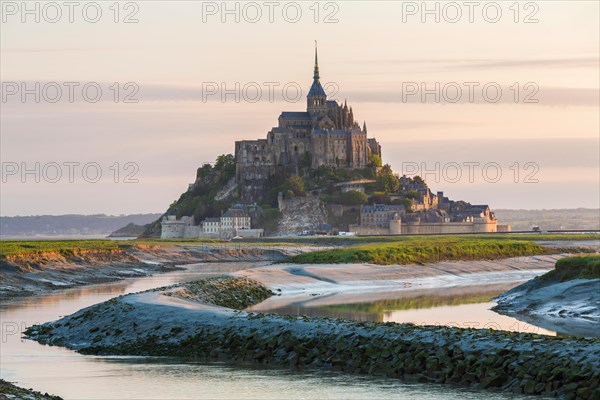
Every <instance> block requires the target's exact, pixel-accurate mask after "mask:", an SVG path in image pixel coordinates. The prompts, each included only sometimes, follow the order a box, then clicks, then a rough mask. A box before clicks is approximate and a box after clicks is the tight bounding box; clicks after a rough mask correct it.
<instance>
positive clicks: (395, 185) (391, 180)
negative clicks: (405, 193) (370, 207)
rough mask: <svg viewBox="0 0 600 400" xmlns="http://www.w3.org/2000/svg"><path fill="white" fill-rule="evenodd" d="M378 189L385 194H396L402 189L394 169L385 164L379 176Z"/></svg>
mask: <svg viewBox="0 0 600 400" xmlns="http://www.w3.org/2000/svg"><path fill="white" fill-rule="evenodd" d="M377 187H378V189H379V190H381V191H383V192H385V193H396V192H397V191H398V189H400V181H398V178H396V175H394V171H392V167H391V166H390V165H389V164H385V165H384V166H383V167H381V170H380V171H379V174H377Z"/></svg>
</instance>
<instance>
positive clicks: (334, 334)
mask: <svg viewBox="0 0 600 400" xmlns="http://www.w3.org/2000/svg"><path fill="white" fill-rule="evenodd" d="M227 279H230V278H227ZM203 285H204V284H203ZM259 286H260V288H262V289H260V288H256V289H254V288H252V287H250V288H249V289H248V288H246V289H243V290H242V291H240V290H239V289H236V288H232V289H231V290H227V289H223V288H222V287H221V288H220V291H219V293H221V294H222V293H225V294H226V295H227V296H230V297H232V298H236V299H240V298H242V299H243V298H247V297H248V296H247V295H248V293H250V294H253V293H259V294H261V293H265V289H266V288H265V287H264V286H262V285H259ZM202 287H203V288H204V287H205V286H202ZM181 289H185V287H182V286H178V285H174V286H171V287H168V288H163V289H158V290H150V291H146V292H141V293H136V294H131V295H126V296H120V297H118V298H114V299H112V300H109V301H107V302H104V303H101V304H97V305H94V306H91V307H88V308H85V309H83V310H80V311H78V312H77V313H75V314H73V315H71V316H68V317H65V318H62V319H60V320H59V321H56V322H52V323H46V324H43V325H41V326H36V327H33V328H32V329H31V330H30V331H28V335H29V336H30V338H32V339H34V340H37V341H39V342H41V343H45V344H50V345H56V346H64V347H67V348H71V349H74V350H77V351H79V352H81V353H84V354H98V355H105V354H116V355H153V356H167V355H168V356H182V357H191V358H199V359H218V360H228V361H238V362H240V361H243V362H251V363H261V364H271V365H279V366H284V367H291V368H293V369H296V368H309V369H327V370H331V369H333V370H339V371H344V372H348V373H355V374H369V375H378V376H387V377H394V378H399V379H403V380H407V381H416V382H429V383H440V384H442V383H446V384H453V385H459V386H465V387H476V388H482V389H493V390H503V391H508V392H513V393H526V394H544V395H546V396H560V397H565V398H580V399H589V398H596V397H595V396H598V395H600V388H599V387H598V382H600V375H599V374H600V372H599V371H600V340H598V339H583V338H561V337H549V336H541V335H533V334H526V333H512V332H504V331H492V330H487V329H460V328H449V327H432V326H429V327H417V326H415V325H412V324H395V323H376V322H356V321H347V320H339V319H338V320H334V319H323V318H308V317H290V316H281V315H274V314H262V313H252V312H247V311H238V310H233V309H231V308H227V307H224V306H223V305H222V304H224V303H222V300H223V298H221V299H220V300H215V302H216V303H219V304H211V303H209V302H206V299H207V297H200V298H197V297H195V296H191V297H187V296H183V297H182V296H179V295H173V293H174V292H179V291H180V290H181ZM188 289H189V288H188ZM254 297H257V296H254ZM273 297H275V296H273ZM226 300H227V299H225V301H226ZM267 301H268V300H267Z"/></svg>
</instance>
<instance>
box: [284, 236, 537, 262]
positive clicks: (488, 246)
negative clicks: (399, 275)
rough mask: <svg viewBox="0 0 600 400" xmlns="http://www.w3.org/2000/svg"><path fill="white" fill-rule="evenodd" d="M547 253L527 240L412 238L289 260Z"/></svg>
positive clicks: (389, 259)
mask: <svg viewBox="0 0 600 400" xmlns="http://www.w3.org/2000/svg"><path fill="white" fill-rule="evenodd" d="M546 253H548V250H546V249H544V248H543V247H542V246H540V245H539V244H537V243H534V242H531V241H526V240H510V239H499V240H498V239H487V238H471V237H457V236H439V237H411V238H410V239H407V240H404V241H401V242H399V243H377V244H365V245H357V246H350V247H345V248H340V249H332V250H320V251H314V252H309V253H304V254H299V255H297V256H294V257H290V258H289V259H288V260H287V262H292V263H300V264H330V263H331V264H337V263H370V264H380V265H390V264H424V263H432V262H439V261H446V260H482V259H497V258H508V257H517V256H525V255H539V254H546Z"/></svg>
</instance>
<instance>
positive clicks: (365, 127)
mask: <svg viewBox="0 0 600 400" xmlns="http://www.w3.org/2000/svg"><path fill="white" fill-rule="evenodd" d="M363 132H364V133H367V122H366V121H363Z"/></svg>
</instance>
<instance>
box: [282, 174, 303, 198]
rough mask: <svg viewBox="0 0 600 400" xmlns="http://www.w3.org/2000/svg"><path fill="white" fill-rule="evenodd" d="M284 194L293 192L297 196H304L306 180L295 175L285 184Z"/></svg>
mask: <svg viewBox="0 0 600 400" xmlns="http://www.w3.org/2000/svg"><path fill="white" fill-rule="evenodd" d="M283 186H284V190H283V191H284V192H288V191H289V192H292V193H293V194H294V195H295V196H301V195H303V194H304V179H302V177H300V176H298V175H294V176H292V177H291V178H289V179H288V180H287V181H286V182H285V183H284V185H283Z"/></svg>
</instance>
